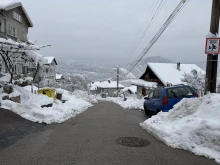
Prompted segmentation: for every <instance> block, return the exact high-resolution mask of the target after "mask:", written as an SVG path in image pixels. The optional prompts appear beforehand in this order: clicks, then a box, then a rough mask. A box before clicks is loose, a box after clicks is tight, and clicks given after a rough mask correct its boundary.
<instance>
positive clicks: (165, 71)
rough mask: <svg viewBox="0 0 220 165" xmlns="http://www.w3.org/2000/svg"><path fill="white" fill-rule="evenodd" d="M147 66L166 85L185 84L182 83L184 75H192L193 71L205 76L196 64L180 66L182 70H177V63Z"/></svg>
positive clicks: (150, 64)
mask: <svg viewBox="0 0 220 165" xmlns="http://www.w3.org/2000/svg"><path fill="white" fill-rule="evenodd" d="M147 66H148V67H149V68H150V69H151V70H152V71H153V72H154V74H155V75H156V76H157V77H158V78H159V79H160V81H161V82H162V83H163V84H164V85H166V84H167V83H171V84H172V85H177V84H183V82H182V81H181V79H183V78H184V76H183V74H184V73H191V71H192V69H196V70H197V71H198V72H202V73H204V74H205V71H204V70H202V69H201V68H200V67H198V66H197V65H195V64H180V70H178V69H177V64H175V63H148V64H147Z"/></svg>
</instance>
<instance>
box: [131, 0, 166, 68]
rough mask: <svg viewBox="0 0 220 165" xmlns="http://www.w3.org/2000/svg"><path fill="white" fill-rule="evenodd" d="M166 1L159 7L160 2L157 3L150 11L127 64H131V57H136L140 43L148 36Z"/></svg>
mask: <svg viewBox="0 0 220 165" xmlns="http://www.w3.org/2000/svg"><path fill="white" fill-rule="evenodd" d="M165 1H166V0H161V2H160V3H159V5H158V6H157V4H158V2H159V0H157V1H155V2H156V4H155V5H154V4H153V8H152V10H150V12H149V13H150V14H149V16H148V17H147V20H146V22H145V24H144V26H143V28H142V30H141V31H140V33H139V34H138V37H137V38H136V40H135V42H134V46H133V47H132V49H131V51H130V53H129V58H128V59H127V64H128V63H129V61H130V59H131V57H132V56H133V55H134V53H135V51H136V50H137V48H138V46H139V45H140V43H141V41H142V40H143V38H144V36H145V35H146V33H147V31H148V30H149V28H150V27H151V25H152V24H153V22H154V20H155V19H156V17H157V15H158V14H159V12H160V10H161V9H162V7H163V5H164V3H165ZM156 7H157V8H156ZM155 9H156V10H155ZM153 12H154V13H153ZM152 14H153V15H152Z"/></svg>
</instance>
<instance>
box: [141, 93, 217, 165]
mask: <svg viewBox="0 0 220 165" xmlns="http://www.w3.org/2000/svg"><path fill="white" fill-rule="evenodd" d="M140 125H141V126H142V127H143V128H144V129H146V130H147V131H148V132H150V133H151V134H153V135H154V136H156V137H157V138H159V139H160V140H162V141H163V142H164V143H165V144H167V145H168V146H171V147H173V148H180V149H184V150H189V151H191V152H193V153H194V154H196V155H200V156H205V157H207V158H211V159H215V161H216V162H218V163H220V95H219V94H209V95H206V96H204V97H201V98H193V99H183V100H182V101H181V102H179V103H178V104H176V105H175V106H174V108H173V109H172V110H170V111H169V112H160V113H158V114H157V115H156V116H153V117H151V118H150V119H148V120H146V121H145V122H143V123H141V124H140Z"/></svg>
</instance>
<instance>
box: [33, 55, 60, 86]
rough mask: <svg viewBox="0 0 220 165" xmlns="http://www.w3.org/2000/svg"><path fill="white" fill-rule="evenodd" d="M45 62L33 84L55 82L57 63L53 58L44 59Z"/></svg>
mask: <svg viewBox="0 0 220 165" xmlns="http://www.w3.org/2000/svg"><path fill="white" fill-rule="evenodd" d="M44 58H45V59H46V60H47V63H45V64H44V65H43V66H41V67H40V70H39V72H38V74H37V76H36V78H35V82H38V81H42V80H45V79H50V80H56V66H57V62H56V59H55V57H44Z"/></svg>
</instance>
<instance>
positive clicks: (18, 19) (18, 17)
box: [13, 12, 22, 23]
mask: <svg viewBox="0 0 220 165" xmlns="http://www.w3.org/2000/svg"><path fill="white" fill-rule="evenodd" d="M13 18H14V19H15V20H17V21H18V22H20V23H22V19H21V16H20V15H19V14H17V13H16V12H13Z"/></svg>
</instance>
